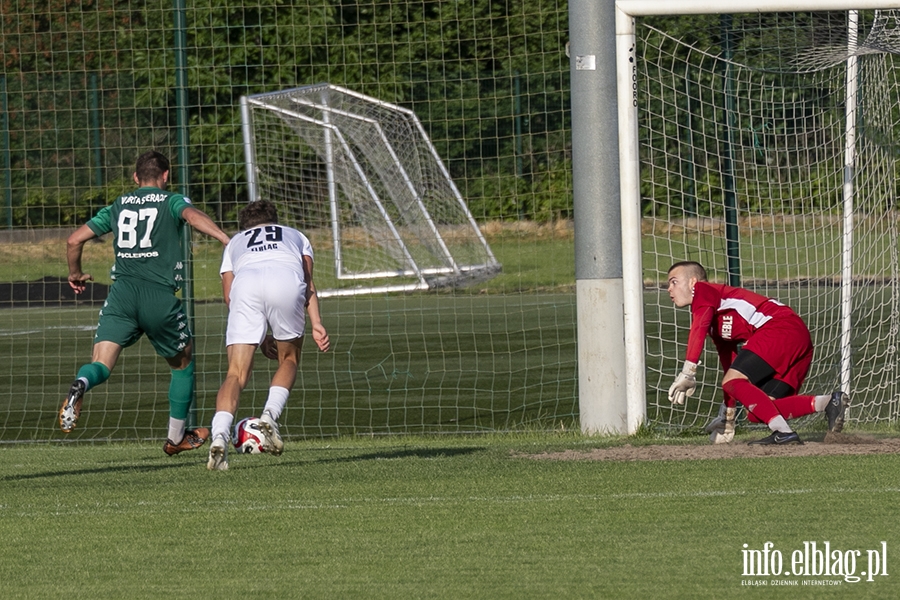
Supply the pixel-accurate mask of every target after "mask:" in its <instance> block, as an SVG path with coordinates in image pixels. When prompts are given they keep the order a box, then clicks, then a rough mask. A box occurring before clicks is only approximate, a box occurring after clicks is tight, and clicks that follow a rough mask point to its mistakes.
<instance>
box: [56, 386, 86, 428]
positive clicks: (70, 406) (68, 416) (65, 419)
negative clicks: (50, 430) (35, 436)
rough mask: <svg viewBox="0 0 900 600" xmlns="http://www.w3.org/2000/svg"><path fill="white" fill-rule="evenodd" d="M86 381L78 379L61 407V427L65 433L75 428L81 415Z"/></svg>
mask: <svg viewBox="0 0 900 600" xmlns="http://www.w3.org/2000/svg"><path fill="white" fill-rule="evenodd" d="M84 387H85V386H84V382H83V381H82V380H80V379H76V380H75V383H73V384H72V387H70V388H69V394H68V395H67V396H66V399H65V400H63V403H62V407H61V408H60V409H59V428H60V429H62V430H63V433H69V432H70V431H72V430H73V429H75V424H76V423H77V422H78V417H79V416H81V401H82V398H83V397H84Z"/></svg>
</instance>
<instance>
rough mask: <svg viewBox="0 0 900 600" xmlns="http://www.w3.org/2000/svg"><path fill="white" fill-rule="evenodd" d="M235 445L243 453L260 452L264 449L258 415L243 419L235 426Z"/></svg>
mask: <svg viewBox="0 0 900 600" xmlns="http://www.w3.org/2000/svg"><path fill="white" fill-rule="evenodd" d="M232 439H233V440H234V447H235V448H236V449H237V451H238V452H240V453H241V454H260V453H261V452H265V450H264V449H263V434H262V431H260V429H259V419H258V418H257V417H247V418H246V419H241V420H240V421H238V424H237V425H235V426H234V436H233V437H232Z"/></svg>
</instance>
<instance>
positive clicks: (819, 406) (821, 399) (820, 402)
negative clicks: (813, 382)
mask: <svg viewBox="0 0 900 600" xmlns="http://www.w3.org/2000/svg"><path fill="white" fill-rule="evenodd" d="M815 402H816V412H822V411H823V410H825V407H826V406H828V403H829V402H831V395H830V394H826V395H825V396H816V400H815Z"/></svg>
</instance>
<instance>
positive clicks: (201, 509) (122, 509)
mask: <svg viewBox="0 0 900 600" xmlns="http://www.w3.org/2000/svg"><path fill="white" fill-rule="evenodd" d="M897 493H900V487H879V488H866V489H860V488H855V489H851V488H843V487H842V488H829V489H812V488H810V489H791V490H781V489H770V490H756V489H753V490H707V491H697V492H658V493H628V494H547V495H528V496H520V495H511V496H459V497H453V496H451V497H442V496H410V497H394V498H343V499H335V500H333V501H331V502H315V501H313V502H310V501H309V500H297V501H293V500H285V501H283V502H274V503H272V502H255V501H238V500H226V501H221V500H219V501H217V500H209V501H205V502H190V503H187V504H185V503H184V502H181V501H171V502H165V501H164V502H156V501H146V500H144V501H140V502H133V503H132V502H97V503H59V504H57V505H55V506H39V505H36V504H34V503H31V502H29V503H26V504H23V505H20V506H14V505H11V504H9V503H3V504H0V519H2V518H4V517H6V518H22V517H29V516H46V515H62V514H65V515H67V516H75V515H103V514H131V513H140V514H148V513H166V514H171V513H173V512H176V513H205V514H208V513H234V512H284V511H292V510H346V509H353V508H358V507H366V506H374V505H377V506H385V505H387V506H410V507H421V506H460V505H472V504H533V503H545V504H553V503H559V502H566V503H569V502H573V501H581V502H591V503H598V502H599V503H601V504H598V505H599V506H602V502H604V501H610V500H635V499H638V500H657V499H671V498H714V497H734V496H738V497H740V496H752V497H759V496H799V495H806V494H815V495H817V496H821V494H838V495H851V494H856V495H859V494H867V495H868V494H897Z"/></svg>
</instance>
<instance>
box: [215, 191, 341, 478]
mask: <svg viewBox="0 0 900 600" xmlns="http://www.w3.org/2000/svg"><path fill="white" fill-rule="evenodd" d="M238 225H239V227H240V229H241V231H240V233H238V234H236V235H235V236H234V237H233V238H232V239H231V242H230V243H229V244H228V245H227V246H226V247H225V253H224V255H223V256H222V267H221V269H220V273H221V275H222V290H223V292H224V296H225V304H226V305H227V306H228V328H227V330H226V333H225V345H226V351H227V353H228V373H227V375H226V376H225V381H224V382H223V383H222V387H220V388H219V393H218V395H217V396H216V414H215V415H214V416H213V421H212V432H211V437H212V438H213V441H212V444H210V449H209V461H208V462H207V465H206V467H207V468H208V469H210V470H218V471H224V470H226V469H228V444H229V442H230V440H231V428H232V426H233V423H234V415H235V413H236V412H237V409H238V404H239V401H240V394H241V391H243V389H244V387H245V386H246V385H247V381H248V380H249V378H250V373H251V371H252V369H253V355H254V353H255V352H256V348H257V346H260V344H262V348H263V353H264V354H265V355H266V356H267V357H268V358H273V359H274V358H277V359H278V368H277V369H276V371H275V374H274V375H273V376H272V383H271V385H270V387H269V396H268V398H267V400H266V404H265V407H264V408H263V413H262V416H260V429H261V431H262V433H263V436H264V438H265V442H264V443H263V448H264V450H265V451H266V452H270V453H272V454H275V455H278V454H281V452H282V451H283V450H284V442H283V441H282V439H281V435H280V434H279V432H278V417H279V416H281V412H282V411H283V410H284V407H285V405H286V404H287V399H288V395H289V394H290V392H291V388H292V387H293V385H294V381H295V380H296V378H297V366H298V364H299V362H300V349H301V347H302V346H303V337H304V333H305V330H306V316H307V315H309V325H310V329H311V330H312V336H313V340H314V341H315V342H316V345H317V346H318V347H319V350H321V351H322V352H327V351H328V348H329V346H330V342H329V339H328V332H327V331H326V330H325V327H323V326H322V318H321V315H320V313H319V299H318V296H317V295H316V287H315V284H314V283H313V250H312V246H311V245H310V243H309V240H308V239H307V238H306V236H305V235H303V234H302V233H300V232H299V231H297V230H296V229H293V228H291V227H285V226H284V225H279V224H278V211H277V209H276V207H275V205H274V204H272V203H271V202H268V201H266V200H258V201H255V202H251V203H250V204H248V205H247V206H245V207H244V208H243V209H242V210H241V211H240V213H239V214H238ZM267 328H271V330H272V333H271V335H270V336H269V335H267Z"/></svg>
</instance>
